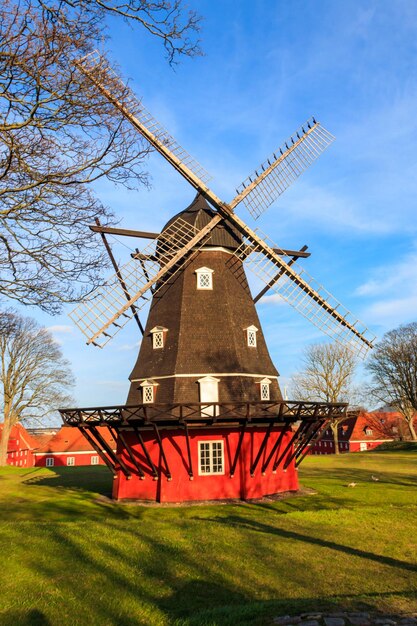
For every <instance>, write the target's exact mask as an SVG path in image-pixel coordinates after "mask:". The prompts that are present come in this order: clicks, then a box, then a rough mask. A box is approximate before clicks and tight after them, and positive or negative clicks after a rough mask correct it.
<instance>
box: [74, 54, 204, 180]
mask: <svg viewBox="0 0 417 626" xmlns="http://www.w3.org/2000/svg"><path fill="white" fill-rule="evenodd" d="M76 65H77V67H78V68H79V69H80V70H81V71H82V72H83V73H84V74H86V75H87V76H88V77H89V78H90V80H91V81H92V82H93V83H94V84H95V85H96V86H97V88H98V89H99V90H100V91H101V92H102V93H103V94H104V95H105V96H106V98H108V100H110V102H112V103H113V104H114V106H115V107H116V108H118V109H119V111H120V112H121V113H123V115H124V116H125V117H126V118H127V119H128V120H129V121H130V122H131V124H133V126H135V128H137V129H138V130H139V132H140V133H141V134H142V135H143V136H144V137H145V138H146V139H147V140H148V141H149V143H150V144H151V145H153V147H154V148H156V149H157V150H158V151H159V152H161V153H162V154H163V156H164V157H165V158H166V159H167V160H168V161H169V162H170V163H171V165H173V166H174V167H175V169H177V170H178V171H179V172H180V173H181V174H182V175H183V176H184V177H185V178H187V180H188V182H190V183H191V184H192V185H193V187H195V188H196V189H198V190H199V191H202V190H204V189H205V188H206V187H205V184H206V183H207V182H208V181H209V180H210V179H211V176H210V175H209V174H208V173H207V172H206V170H205V169H204V168H203V167H202V166H201V165H200V164H199V163H198V162H197V161H196V160H195V159H194V158H193V157H192V156H191V155H190V154H188V152H187V151H186V150H184V148H183V147H182V146H180V144H179V143H178V142H177V141H176V139H174V137H172V135H170V134H169V132H168V131H167V130H166V129H165V128H164V127H163V126H162V124H160V123H159V122H158V121H157V120H156V119H155V118H154V117H153V116H152V115H151V113H149V111H148V110H147V109H146V108H145V107H144V106H143V104H142V102H141V101H140V100H138V98H137V97H136V96H135V94H134V93H133V91H132V90H131V89H130V88H129V87H128V86H127V85H126V84H125V83H124V82H123V81H122V80H121V78H120V77H119V76H118V75H117V74H116V72H115V71H114V70H113V68H112V67H111V66H110V64H109V62H108V61H107V59H106V58H105V57H103V56H102V55H100V54H99V53H98V52H97V51H94V52H91V53H90V54H88V55H86V56H85V57H83V58H82V59H81V60H79V61H76Z"/></svg>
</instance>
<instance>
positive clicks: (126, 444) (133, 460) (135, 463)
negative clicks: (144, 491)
mask: <svg viewBox="0 0 417 626" xmlns="http://www.w3.org/2000/svg"><path fill="white" fill-rule="evenodd" d="M116 432H117V435H118V436H119V437H120V440H121V442H122V443H123V445H124V447H125V448H126V450H127V453H128V455H129V457H130V460H131V461H132V463H133V465H134V467H136V469H137V470H138V474H139V476H140V478H141V480H143V479H144V478H145V473H144V471H143V469H142V468H141V466H140V465H139V463H138V462H137V460H136V457H135V454H134V451H133V449H132V448H131V447H130V445H129V444H128V443H127V441H126V437H125V436H124V435H123V433H122V431H121V430H120V429H118V428H116Z"/></svg>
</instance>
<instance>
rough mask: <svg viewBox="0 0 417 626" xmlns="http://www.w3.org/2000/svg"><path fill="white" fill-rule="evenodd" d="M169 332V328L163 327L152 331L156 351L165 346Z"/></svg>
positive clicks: (153, 346) (153, 345)
mask: <svg viewBox="0 0 417 626" xmlns="http://www.w3.org/2000/svg"><path fill="white" fill-rule="evenodd" d="M167 331H168V328H164V327H163V326H155V327H154V328H152V330H151V331H150V333H151V335H152V348H153V349H154V350H161V348H163V347H164V346H165V335H166V333H167Z"/></svg>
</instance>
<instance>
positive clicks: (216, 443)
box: [197, 439, 224, 476]
mask: <svg viewBox="0 0 417 626" xmlns="http://www.w3.org/2000/svg"><path fill="white" fill-rule="evenodd" d="M197 443H198V475H199V476H223V475H224V442H223V440H222V439H215V440H206V439H204V440H200V441H198V442H197ZM203 446H208V461H209V463H208V465H209V471H208V472H205V471H203V470H202V460H203V458H204V455H203V454H202V452H203V450H202V447H203ZM215 447H216V450H219V449H220V459H221V469H220V471H217V469H216V465H215V464H214V454H213V451H214V449H215ZM204 465H206V464H204Z"/></svg>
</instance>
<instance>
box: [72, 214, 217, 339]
mask: <svg viewBox="0 0 417 626" xmlns="http://www.w3.org/2000/svg"><path fill="white" fill-rule="evenodd" d="M220 220H221V217H220V216H216V217H214V218H213V220H212V221H214V222H215V224H217V223H218V222H219V221H220ZM210 224H211V222H210ZM207 232H210V231H209V230H207V226H206V227H204V228H202V229H201V230H200V231H198V230H197V229H196V228H195V227H194V226H191V225H190V224H188V223H187V222H185V221H184V220H182V219H181V218H178V219H176V220H175V221H174V222H173V223H172V224H171V225H170V226H169V228H167V229H166V230H165V231H164V232H163V233H161V235H159V236H158V239H156V240H154V241H152V243H150V244H149V245H148V246H147V247H146V248H145V249H144V250H143V252H142V253H141V255H140V259H139V260H138V259H136V258H133V259H131V260H130V261H129V262H128V263H126V264H125V265H123V266H122V267H120V268H119V273H118V274H117V273H116V274H114V275H113V276H111V277H110V278H109V279H108V281H107V282H106V283H105V284H104V285H103V286H102V287H99V288H98V289H96V290H95V291H93V292H92V293H91V294H90V296H89V297H88V298H86V299H85V300H83V301H82V302H81V303H80V304H79V305H78V306H77V307H76V308H75V309H74V310H73V311H71V313H70V314H69V316H70V318H71V319H72V320H73V321H74V323H75V324H76V325H77V326H78V328H79V329H80V330H81V332H82V333H83V334H84V335H85V336H86V337H87V343H93V344H94V345H96V346H99V347H101V348H102V347H103V346H104V345H106V343H108V341H109V340H110V339H111V338H112V337H113V336H114V335H115V334H116V333H117V332H119V330H121V328H123V326H125V325H126V324H127V322H128V321H129V320H130V319H131V318H132V317H133V313H132V310H131V306H132V304H134V305H135V309H137V310H140V309H141V308H142V307H143V306H144V305H145V304H146V302H147V300H148V298H146V297H144V294H145V293H146V292H147V291H148V290H149V289H150V288H151V287H153V286H154V290H153V293H154V294H155V293H156V292H157V291H158V290H159V289H160V288H161V287H162V285H163V284H164V282H163V280H162V279H163V278H164V276H166V275H167V274H169V276H173V275H174V274H175V273H176V272H178V271H179V270H180V269H181V268H182V267H183V265H184V263H185V262H186V261H187V260H189V259H190V258H192V257H193V256H194V255H195V254H197V253H198V250H199V249H200V248H201V247H202V245H203V243H204V240H205V235H206V234H207ZM120 276H122V278H123V283H124V287H123V284H121V282H120ZM126 290H127V291H128V292H129V293H134V296H133V297H132V298H130V299H129V300H127V301H126Z"/></svg>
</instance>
